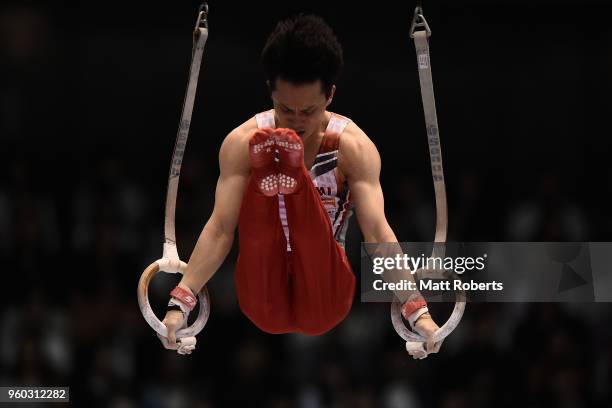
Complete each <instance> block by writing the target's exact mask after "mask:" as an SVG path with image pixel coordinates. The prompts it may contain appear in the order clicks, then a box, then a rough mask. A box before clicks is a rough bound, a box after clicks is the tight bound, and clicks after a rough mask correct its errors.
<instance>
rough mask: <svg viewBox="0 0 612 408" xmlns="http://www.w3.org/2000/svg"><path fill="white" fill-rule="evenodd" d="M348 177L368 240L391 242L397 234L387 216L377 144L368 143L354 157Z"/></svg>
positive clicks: (363, 231)
mask: <svg viewBox="0 0 612 408" xmlns="http://www.w3.org/2000/svg"><path fill="white" fill-rule="evenodd" d="M353 162H354V163H353V166H351V167H352V170H351V173H350V176H349V178H348V181H349V186H350V188H351V194H352V196H353V204H354V206H355V213H356V215H357V220H358V222H359V227H360V229H361V232H362V233H363V236H364V240H365V241H366V242H392V241H395V235H394V234H393V231H392V230H391V228H390V227H389V224H388V223H387V219H386V217H385V200H384V195H383V191H382V188H381V186H380V156H379V154H378V151H377V150H376V147H374V145H373V144H372V145H371V146H365V147H364V148H363V149H362V151H361V153H359V152H358V153H357V155H356V156H355V157H354V158H353Z"/></svg>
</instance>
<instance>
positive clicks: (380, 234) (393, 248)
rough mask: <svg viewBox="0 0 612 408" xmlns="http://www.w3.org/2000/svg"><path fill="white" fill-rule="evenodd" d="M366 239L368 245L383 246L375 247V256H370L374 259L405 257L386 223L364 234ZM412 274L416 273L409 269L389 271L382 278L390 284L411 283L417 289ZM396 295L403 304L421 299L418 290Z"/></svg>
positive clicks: (401, 291)
mask: <svg viewBox="0 0 612 408" xmlns="http://www.w3.org/2000/svg"><path fill="white" fill-rule="evenodd" d="M364 239H365V240H366V242H367V243H375V244H381V245H376V246H375V248H376V249H375V254H370V255H371V256H372V257H374V256H376V257H383V258H395V257H396V256H400V257H403V256H404V251H403V250H402V248H401V246H400V244H399V243H398V242H397V238H396V236H395V233H394V232H393V230H392V229H391V227H390V226H389V225H388V224H386V223H385V225H384V226H381V227H380V228H378V229H373V232H372V233H370V234H365V233H364ZM411 272H414V271H410V270H409V269H395V268H394V269H388V270H386V271H385V272H384V274H383V275H382V278H383V279H384V280H385V281H386V282H389V283H400V282H403V281H410V282H413V283H414V285H415V287H416V282H415V279H414V275H413V273H411ZM398 286H399V285H398ZM394 293H395V295H396V296H397V298H398V299H399V300H400V301H401V302H402V303H404V302H406V301H407V300H409V299H411V298H414V297H420V292H419V291H418V290H400V289H396V290H394Z"/></svg>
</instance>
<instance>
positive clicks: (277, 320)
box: [234, 177, 294, 333]
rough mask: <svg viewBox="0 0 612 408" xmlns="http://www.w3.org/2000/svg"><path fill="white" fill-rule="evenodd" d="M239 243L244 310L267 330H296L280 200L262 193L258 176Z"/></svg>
mask: <svg viewBox="0 0 612 408" xmlns="http://www.w3.org/2000/svg"><path fill="white" fill-rule="evenodd" d="M238 240H239V245H240V254H239V255H238V262H237V265H236V271H235V275H234V276H235V281H236V293H237V296H238V301H239V304H240V309H241V310H242V312H243V313H244V314H245V315H246V316H247V317H248V318H249V319H250V320H251V321H252V322H253V323H254V324H255V325H256V326H257V327H259V328H260V329H261V330H263V331H266V332H269V333H287V332H290V331H294V330H293V320H294V319H293V317H292V312H291V302H290V287H289V285H290V282H289V279H288V277H287V241H286V239H285V234H284V232H283V228H282V225H281V223H280V219H279V216H278V197H277V196H272V197H268V196H265V195H264V194H262V193H261V192H259V191H258V189H257V185H256V181H255V179H254V177H251V178H250V180H249V183H248V185H247V188H246V191H245V193H244V197H243V199H242V207H241V209H240V218H239V221H238Z"/></svg>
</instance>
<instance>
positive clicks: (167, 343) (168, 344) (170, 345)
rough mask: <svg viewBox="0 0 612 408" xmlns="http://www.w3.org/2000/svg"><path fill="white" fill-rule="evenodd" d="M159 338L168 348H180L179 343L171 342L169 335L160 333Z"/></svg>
mask: <svg viewBox="0 0 612 408" xmlns="http://www.w3.org/2000/svg"><path fill="white" fill-rule="evenodd" d="M157 338H158V339H159V340H160V341H161V342H162V345H163V346H164V348H165V349H166V350H176V349H178V347H179V346H178V344H176V343H170V341H169V340H168V338H167V337H163V336H161V335H160V334H157Z"/></svg>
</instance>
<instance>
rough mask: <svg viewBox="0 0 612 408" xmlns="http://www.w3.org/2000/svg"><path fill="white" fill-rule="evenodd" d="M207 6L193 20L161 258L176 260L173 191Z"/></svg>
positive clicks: (188, 122) (197, 71)
mask: <svg viewBox="0 0 612 408" xmlns="http://www.w3.org/2000/svg"><path fill="white" fill-rule="evenodd" d="M207 17H208V5H206V3H204V4H202V5H201V6H200V9H199V11H198V19H197V21H196V25H195V30H194V32H193V48H192V53H191V67H190V69H189V82H188V84H187V91H186V93H185V99H184V100H183V110H182V112H181V120H180V122H179V127H178V133H177V136H176V142H175V144H174V151H173V153H172V162H171V164H170V174H169V176H168V191H167V193H166V214H165V223H164V255H163V257H164V258H168V259H171V260H178V259H179V256H178V251H177V249H176V233H175V222H174V218H175V210H176V194H177V191H178V183H179V176H180V174H181V165H182V163H183V155H184V153H185V147H186V145H187V137H188V136H189V127H190V125H191V116H192V114H193V105H194V102H195V95H196V90H197V87H198V77H199V75H200V66H201V65H202V56H203V55H204V46H205V45H206V40H207V39H208V20H207Z"/></svg>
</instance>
